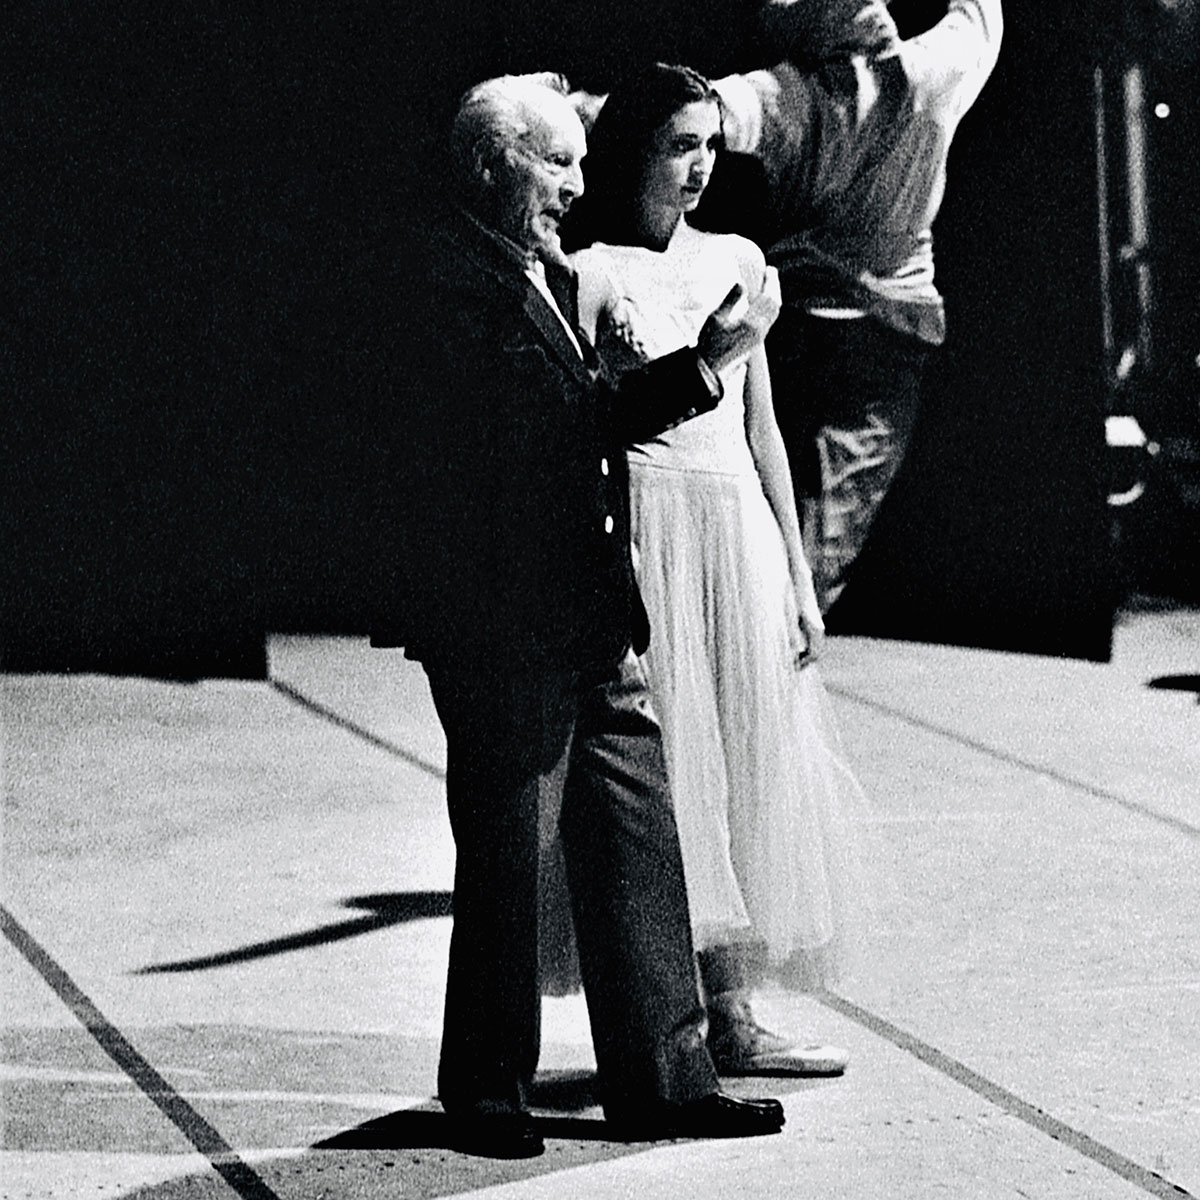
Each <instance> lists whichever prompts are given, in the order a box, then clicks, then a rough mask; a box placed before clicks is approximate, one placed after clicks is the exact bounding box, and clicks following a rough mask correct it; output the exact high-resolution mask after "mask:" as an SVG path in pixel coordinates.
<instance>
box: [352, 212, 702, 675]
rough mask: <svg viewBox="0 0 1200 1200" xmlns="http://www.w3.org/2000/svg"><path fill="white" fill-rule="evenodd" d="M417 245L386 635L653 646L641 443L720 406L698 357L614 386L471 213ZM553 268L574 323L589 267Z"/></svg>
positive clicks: (524, 655) (409, 288)
mask: <svg viewBox="0 0 1200 1200" xmlns="http://www.w3.org/2000/svg"><path fill="white" fill-rule="evenodd" d="M411 258H412V261H410V262H409V263H407V264H405V269H404V271H403V273H402V277H403V279H404V280H405V282H404V284H403V291H404V293H406V294H401V295H397V296H393V297H392V301H393V305H394V308H395V312H396V318H395V320H394V321H393V336H392V338H391V344H390V345H389V346H388V347H387V351H386V354H387V359H388V362H389V375H390V378H391V381H392V384H391V401H390V403H391V404H392V405H393V406H394V407H393V410H392V411H391V412H390V413H385V414H381V420H382V422H383V425H382V427H383V428H384V429H385V431H386V436H385V438H384V440H383V442H382V450H383V453H382V459H381V464H380V481H381V485H382V486H381V488H380V493H379V496H380V500H379V505H378V513H379V516H380V518H381V537H380V540H379V545H380V548H381V550H380V557H381V563H380V565H381V567H382V570H381V572H380V573H379V576H378V584H377V586H376V589H375V595H374V605H373V607H374V611H375V619H374V621H373V623H372V625H373V627H372V641H373V642H374V643H375V644H376V645H403V646H405V647H406V650H407V652H408V654H409V656H410V657H413V658H420V659H425V660H428V661H436V662H439V663H448V664H449V663H462V664H464V665H466V664H471V665H473V666H475V667H480V666H485V665H489V664H490V665H495V666H496V667H498V668H500V669H508V668H512V667H516V666H520V665H522V664H526V665H542V666H544V665H554V666H564V667H576V668H581V669H582V668H586V667H589V666H602V665H605V664H608V663H611V662H613V661H616V660H617V659H619V658H620V656H621V655H622V654H623V653H624V651H625V649H626V648H627V647H628V646H629V645H630V643H631V641H632V642H633V643H634V644H635V646H636V647H637V648H638V649H642V648H644V646H645V642H646V638H647V624H646V615H645V610H644V609H643V607H642V603H641V599H640V597H639V596H638V594H637V589H636V586H635V584H634V580H633V571H632V567H631V563H630V554H629V498H628V476H627V470H626V464H625V454H624V448H625V446H626V445H627V444H630V443H632V442H635V441H641V440H645V439H646V438H648V437H651V436H653V435H655V434H657V433H659V432H661V431H662V430H663V429H665V428H667V427H668V426H670V425H672V424H674V423H677V422H678V421H680V420H682V419H685V418H686V417H688V416H691V415H694V414H695V413H697V412H701V411H705V410H707V409H709V408H711V407H713V405H714V404H715V402H716V397H714V396H713V394H712V392H711V391H710V389H709V386H708V384H707V383H706V381H705V379H704V377H703V375H702V374H701V372H700V369H699V367H698V365H697V362H696V357H695V355H694V354H693V353H691V352H690V351H687V350H684V351H681V352H679V353H677V354H673V355H670V356H668V357H667V358H664V359H661V360H659V361H658V362H656V363H652V364H650V365H649V366H648V367H647V368H645V369H644V370H642V371H640V372H635V373H633V374H631V375H629V376H627V377H626V378H625V380H624V381H623V383H622V385H621V387H620V389H619V391H614V390H613V389H611V388H608V387H607V386H605V385H604V384H603V383H601V382H600V380H599V379H598V377H597V374H596V371H595V356H594V354H593V353H592V351H591V347H590V346H588V345H587V343H586V340H585V339H584V338H583V336H582V334H580V335H578V336H579V340H580V343H581V345H582V346H583V348H584V351H585V357H586V359H587V361H585V360H584V359H581V357H580V355H579V353H578V352H577V351H576V349H575V348H574V347H573V346H572V345H571V342H570V339H569V337H568V336H567V333H566V331H565V330H564V329H563V326H562V324H561V322H560V321H559V320H558V318H557V316H556V315H555V314H554V312H553V311H552V309H551V308H550V306H549V305H548V304H547V303H546V301H545V299H544V298H543V296H542V295H541V293H540V292H539V291H538V289H537V288H536V287H535V286H534V285H533V284H532V282H531V281H530V280H529V278H528V277H527V276H526V275H525V273H524V272H523V270H522V268H521V265H520V264H519V263H518V262H517V261H516V260H515V259H514V258H512V257H510V256H509V255H508V254H506V253H505V251H504V249H503V248H502V247H501V246H500V245H499V244H498V243H496V242H495V241H494V240H493V239H491V238H490V237H488V236H487V234H486V233H484V232H483V231H482V230H481V229H480V228H478V227H477V226H476V225H475V224H474V223H472V222H469V221H467V220H465V219H462V218H458V219H457V220H455V221H453V222H452V223H451V224H450V225H449V226H448V227H447V228H446V229H444V230H442V231H441V232H439V233H437V234H436V235H434V236H433V237H431V238H430V239H429V240H428V242H427V244H426V245H425V246H424V247H423V248H422V249H421V250H419V251H417V252H415V253H414V254H413V255H412V256H411ZM548 282H550V284H551V287H552V288H553V289H554V291H555V295H556V299H557V298H558V297H559V296H560V295H561V297H562V299H561V301H560V308H562V310H563V311H564V314H565V315H566V316H567V319H568V320H570V321H572V324H575V320H574V316H575V301H574V288H573V287H572V285H573V283H574V278H573V276H571V275H570V274H569V273H568V272H562V273H561V275H558V276H556V275H554V273H553V272H552V273H551V278H550V279H549V280H548Z"/></svg>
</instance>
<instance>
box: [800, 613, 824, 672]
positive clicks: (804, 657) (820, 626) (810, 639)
mask: <svg viewBox="0 0 1200 1200" xmlns="http://www.w3.org/2000/svg"><path fill="white" fill-rule="evenodd" d="M798 634H799V641H800V643H801V644H800V647H799V648H798V650H797V652H796V666H797V667H800V668H803V667H807V666H809V665H810V664H811V663H814V662H816V661H817V659H818V658H820V657H821V656H822V655H823V654H824V653H825V622H824V621H823V620H822V619H821V614H820V612H819V611H818V610H817V609H815V608H812V607H806V606H802V607H801V609H800V621H799V630H798Z"/></svg>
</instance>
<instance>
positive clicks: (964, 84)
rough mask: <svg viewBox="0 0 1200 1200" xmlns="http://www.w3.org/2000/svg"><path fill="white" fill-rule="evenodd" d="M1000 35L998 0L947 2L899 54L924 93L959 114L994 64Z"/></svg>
mask: <svg viewBox="0 0 1200 1200" xmlns="http://www.w3.org/2000/svg"><path fill="white" fill-rule="evenodd" d="M1003 35H1004V15H1003V12H1002V10H1001V0H949V4H948V5H947V9H946V15H945V16H944V17H943V18H942V19H941V20H940V21H939V22H938V23H937V24H936V25H934V26H933V28H932V29H930V30H928V31H927V32H926V33H923V34H921V35H920V36H919V37H915V38H911V39H909V40H908V41H907V42H905V43H904V51H903V52H904V57H905V61H906V63H907V65H908V68H909V71H910V74H911V75H912V76H913V77H914V81H915V82H918V84H919V85H920V86H921V87H922V90H923V92H924V94H925V96H926V97H928V98H930V99H931V100H933V101H934V102H938V101H939V100H940V103H942V104H943V105H944V106H945V107H946V110H947V111H950V112H953V114H954V115H955V116H956V117H960V116H961V115H962V114H963V113H965V112H966V111H967V109H968V108H970V107H971V105H972V104H974V103H975V101H976V100H977V99H978V98H979V93H980V92H981V91H982V90H983V85H984V84H985V83H986V82H987V80H988V76H990V75H991V73H992V71H993V69H994V68H995V66H996V60H997V58H998V57H999V55H1000V41H1001V38H1002V37H1003Z"/></svg>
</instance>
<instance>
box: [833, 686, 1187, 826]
mask: <svg viewBox="0 0 1200 1200" xmlns="http://www.w3.org/2000/svg"><path fill="white" fill-rule="evenodd" d="M826 690H827V691H829V692H832V693H833V694H834V695H837V696H840V697H841V698H842V699H844V700H849V701H852V702H853V703H855V704H861V705H862V706H863V707H864V708H871V709H874V710H875V711H876V712H880V713H884V714H885V715H887V716H889V717H894V718H895V719H896V720H898V721H903V722H905V723H906V724H908V725H912V726H914V727H916V728H917V729H923V730H925V732H927V733H935V734H938V735H939V736H941V737H944V738H946V739H947V740H949V741H953V742H958V743H959V744H960V745H962V746H966V747H968V748H969V749H971V750H978V751H979V752H980V753H981V754H986V755H988V756H989V757H990V758H994V759H996V760H997V761H998V762H1002V763H1006V764H1007V765H1008V766H1011V767H1020V768H1021V769H1022V770H1025V771H1031V772H1033V773H1034V774H1036V775H1041V776H1043V777H1044V778H1046V779H1052V780H1053V781H1054V782H1055V783H1059V784H1062V785H1063V786H1064V787H1067V788H1071V789H1073V790H1074V791H1077V792H1083V793H1085V794H1086V795H1089V796H1092V797H1093V798H1094V799H1097V800H1103V801H1105V802H1107V803H1109V804H1115V805H1116V806H1118V807H1119V808H1124V809H1126V810H1127V811H1129V812H1131V813H1135V814H1136V815H1138V816H1141V817H1146V818H1147V819H1149V820H1151V821H1155V822H1157V823H1158V824H1160V825H1165V826H1166V827H1167V828H1169V829H1173V830H1175V832H1176V833H1182V834H1183V835H1184V836H1185V837H1189V838H1194V839H1196V840H1200V826H1196V825H1193V824H1191V822H1189V821H1185V820H1183V819H1182V818H1181V817H1174V816H1172V815H1171V814H1170V813H1163V812H1159V811H1158V810H1157V809H1154V808H1151V807H1150V806H1149V805H1148V804H1142V803H1141V802H1140V801H1138V800H1130V799H1129V797H1127V796H1121V795H1118V794H1117V793H1116V792H1110V791H1108V790H1106V789H1105V788H1102V787H1098V786H1097V785H1096V784H1093V783H1088V782H1086V781H1085V780H1082V779H1075V778H1074V777H1073V776H1070V775H1066V774H1064V773H1063V772H1061V771H1056V770H1055V769H1054V768H1053V767H1048V766H1046V765H1045V764H1044V763H1039V762H1035V761H1033V760H1031V759H1027V758H1022V757H1021V756H1020V755H1018V754H1012V753H1010V752H1009V751H1007V750H1001V749H1000V748H999V747H997V746H990V745H988V743H987V742H982V741H979V740H978V739H977V738H973V737H969V736H968V735H967V734H964V733H959V732H957V731H956V730H954V729H950V728H948V727H947V726H945V725H938V724H937V723H936V722H934V721H927V720H925V719H924V718H923V717H918V716H915V715H913V714H912V713H906V712H904V711H903V710H902V709H899V708H893V707H892V706H891V705H889V704H884V703H883V702H882V701H879V700H872V699H870V698H868V697H866V696H861V695H859V694H858V693H857V692H853V691H850V690H849V689H848V688H844V687H839V686H837V685H836V684H826Z"/></svg>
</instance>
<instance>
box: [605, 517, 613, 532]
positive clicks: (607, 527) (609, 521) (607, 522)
mask: <svg viewBox="0 0 1200 1200" xmlns="http://www.w3.org/2000/svg"><path fill="white" fill-rule="evenodd" d="M612 531H613V519H612V517H605V518H604V532H605V533H612Z"/></svg>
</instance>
